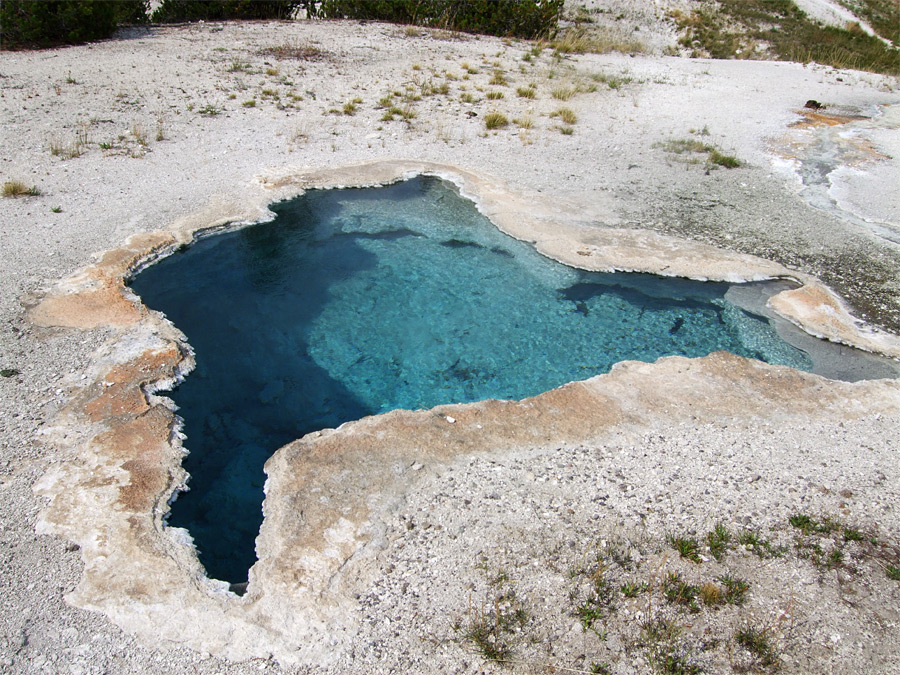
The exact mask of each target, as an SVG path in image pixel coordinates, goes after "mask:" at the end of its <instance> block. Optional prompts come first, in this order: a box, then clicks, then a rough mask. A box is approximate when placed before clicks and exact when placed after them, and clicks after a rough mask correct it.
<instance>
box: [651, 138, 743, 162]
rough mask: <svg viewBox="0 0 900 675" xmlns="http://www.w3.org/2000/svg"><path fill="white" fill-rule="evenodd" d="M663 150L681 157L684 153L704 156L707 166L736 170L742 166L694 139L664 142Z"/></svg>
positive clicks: (713, 147) (732, 157)
mask: <svg viewBox="0 0 900 675" xmlns="http://www.w3.org/2000/svg"><path fill="white" fill-rule="evenodd" d="M663 149H664V150H665V151H666V152H671V153H673V154H675V155H683V154H686V153H696V154H706V163H707V165H717V166H722V167H725V168H726V169H736V168H737V167H739V166H742V164H741V161H740V160H739V159H738V158H737V157H734V156H732V155H726V154H724V153H722V152H721V151H720V150H719V149H718V148H716V147H715V146H713V145H710V144H709V143H704V142H702V141H698V140H697V139H694V138H682V139H675V140H670V141H666V142H665V143H663ZM688 161H692V160H688Z"/></svg>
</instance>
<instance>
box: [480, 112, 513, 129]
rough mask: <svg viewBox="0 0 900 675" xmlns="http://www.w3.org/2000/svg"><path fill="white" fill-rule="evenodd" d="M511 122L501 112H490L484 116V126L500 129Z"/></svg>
mask: <svg viewBox="0 0 900 675" xmlns="http://www.w3.org/2000/svg"><path fill="white" fill-rule="evenodd" d="M507 124H509V120H508V119H506V115H504V114H503V113H499V112H489V113H488V114H487V115H485V116H484V126H485V127H486V128H488V129H500V128H502V127H505V126H506V125H507Z"/></svg>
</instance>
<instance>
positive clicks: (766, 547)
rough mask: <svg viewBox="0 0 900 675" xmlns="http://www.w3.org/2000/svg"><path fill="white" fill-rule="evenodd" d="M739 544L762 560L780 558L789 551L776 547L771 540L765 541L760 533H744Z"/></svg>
mask: <svg viewBox="0 0 900 675" xmlns="http://www.w3.org/2000/svg"><path fill="white" fill-rule="evenodd" d="M738 543H739V544H740V545H741V546H743V547H744V548H746V549H748V550H750V551H751V552H752V553H754V554H755V555H757V556H758V557H760V558H778V557H780V556H782V555H784V553H785V552H786V551H787V549H786V548H785V547H783V546H775V545H774V544H773V543H772V542H771V541H770V540H769V539H764V538H762V537H761V536H760V534H759V532H753V531H747V532H742V533H741V535H740V536H739V537H738Z"/></svg>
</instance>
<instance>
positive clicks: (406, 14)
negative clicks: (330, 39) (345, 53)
mask: <svg viewBox="0 0 900 675" xmlns="http://www.w3.org/2000/svg"><path fill="white" fill-rule="evenodd" d="M301 4H302V5H303V7H304V8H305V9H306V10H307V11H308V12H309V15H310V16H311V17H316V18H321V19H361V20H367V21H387V22H390V23H399V24H414V25H419V26H426V27H429V28H439V29H444V30H454V31H461V32H463V33H484V34H487V35H498V36H500V37H507V36H514V37H521V38H526V39H534V38H538V37H543V36H547V35H549V34H551V33H552V32H554V31H555V30H556V26H557V22H558V20H559V15H560V13H561V12H562V8H563V0H431V1H430V2H422V1H421V0H377V1H376V0H372V1H370V2H360V1H359V0H324V1H316V0H303V1H302V3H301Z"/></svg>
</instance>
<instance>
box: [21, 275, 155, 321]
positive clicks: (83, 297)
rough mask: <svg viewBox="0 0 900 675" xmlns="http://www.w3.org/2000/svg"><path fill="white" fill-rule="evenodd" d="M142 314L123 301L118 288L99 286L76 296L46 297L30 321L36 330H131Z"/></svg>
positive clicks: (139, 306) (141, 309)
mask: <svg viewBox="0 0 900 675" xmlns="http://www.w3.org/2000/svg"><path fill="white" fill-rule="evenodd" d="M145 313H146V310H145V309H144V308H143V306H142V305H140V304H139V303H135V302H132V301H131V300H128V299H127V298H125V296H124V295H123V293H122V289H121V288H119V287H118V286H115V285H110V284H103V285H101V286H100V287H99V288H96V289H92V290H84V291H80V292H78V293H70V294H64V295H48V296H47V297H46V298H44V299H43V300H42V301H41V303H40V304H38V305H37V306H36V307H34V308H33V309H32V310H31V312H30V318H31V320H32V321H33V322H34V323H35V324H37V325H38V326H44V327H59V328H80V329H82V330H91V329H93V328H101V327H107V326H111V327H115V328H123V327H126V326H133V325H135V324H137V323H138V322H139V321H140V320H141V318H142V317H143V316H144V314H145Z"/></svg>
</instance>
